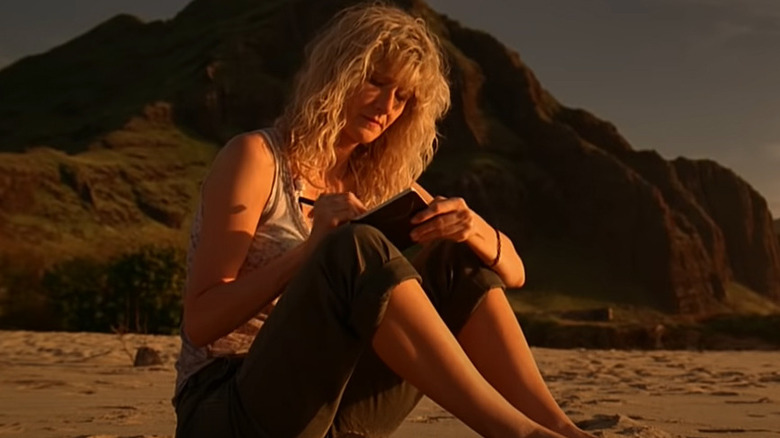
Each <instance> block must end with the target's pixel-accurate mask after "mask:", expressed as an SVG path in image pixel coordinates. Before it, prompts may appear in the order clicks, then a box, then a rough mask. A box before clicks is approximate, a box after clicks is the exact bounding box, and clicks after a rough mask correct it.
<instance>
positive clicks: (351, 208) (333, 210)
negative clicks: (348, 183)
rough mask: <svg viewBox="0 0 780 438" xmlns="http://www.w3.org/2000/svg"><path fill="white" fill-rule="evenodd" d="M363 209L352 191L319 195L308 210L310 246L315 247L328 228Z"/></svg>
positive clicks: (363, 210) (337, 224)
mask: <svg viewBox="0 0 780 438" xmlns="http://www.w3.org/2000/svg"><path fill="white" fill-rule="evenodd" d="M365 211H366V207H365V206H364V205H363V203H362V202H360V200H359V199H358V198H357V196H355V195H354V194H353V193H352V192H346V193H327V194H323V195H320V197H319V198H317V201H315V202H314V206H313V207H312V209H311V211H309V218H311V219H312V227H311V234H310V235H309V239H308V240H307V243H309V245H311V247H312V248H314V247H316V245H317V244H318V243H319V242H320V240H322V238H323V237H325V235H326V234H328V232H330V230H332V229H334V228H336V227H338V226H339V225H341V224H343V223H345V222H347V221H349V220H350V219H352V218H355V217H357V216H360V215H361V214H363V213H364V212H365Z"/></svg>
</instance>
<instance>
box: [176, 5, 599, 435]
mask: <svg viewBox="0 0 780 438" xmlns="http://www.w3.org/2000/svg"><path fill="white" fill-rule="evenodd" d="M443 70H444V67H443V61H442V55H441V52H440V48H439V47H438V45H437V42H436V38H435V37H434V36H433V35H431V34H430V33H429V31H428V30H427V29H426V27H425V25H424V24H423V22H422V21H421V20H418V19H414V18H412V17H410V16H409V15H407V14H406V13H404V12H403V11H401V10H398V9H395V8H392V7H386V6H378V5H372V6H360V7H355V8H351V9H348V10H346V11H344V12H342V13H341V14H339V15H338V16H337V17H336V18H335V19H334V21H333V22H332V23H331V25H330V26H329V27H328V28H327V29H326V30H325V31H324V32H323V33H322V34H321V35H320V36H319V38H318V39H316V41H315V42H314V43H313V44H312V45H311V47H310V50H309V54H308V58H307V61H306V64H305V65H304V67H303V70H302V72H301V73H300V74H299V76H298V78H297V85H296V88H295V91H294V93H293V97H292V101H291V102H290V104H289V105H288V107H287V109H286V111H285V112H284V114H283V115H282V116H281V117H280V118H279V120H278V121H277V123H276V126H275V127H274V129H269V130H264V131H258V132H252V133H247V134H243V135H240V136H238V137H236V138H234V139H233V140H231V141H230V142H229V143H228V144H227V145H226V146H225V147H224V148H223V149H222V151H221V152H220V153H219V155H218V156H217V158H216V160H215V162H214V164H213V167H212V170H211V172H210V174H209V176H208V178H207V179H206V181H205V182H204V185H203V190H202V199H201V206H200V209H199V211H198V213H197V216H196V220H195V222H194V225H193V232H192V239H191V248H190V258H189V261H188V264H189V271H188V272H189V275H188V280H187V288H186V293H185V297H184V321H183V326H182V328H183V330H182V341H183V342H182V352H181V355H180V357H179V360H178V361H177V371H178V378H177V387H176V396H175V399H174V402H175V405H176V412H177V416H178V425H177V436H180V437H193V436H236V437H253V436H258V437H273V438H284V437H317V438H320V437H323V436H330V437H333V438H337V437H346V436H351V437H362V436H372V437H380V436H388V435H390V434H391V433H392V432H393V430H395V429H396V428H397V427H398V426H399V425H400V423H401V422H402V421H403V419H404V417H405V416H406V415H407V414H408V413H409V412H410V411H411V410H412V409H413V408H414V406H415V404H416V403H417V401H419V399H420V397H421V396H422V394H426V395H428V396H429V397H431V398H432V399H433V400H434V401H436V402H437V403H439V404H440V405H442V406H443V407H444V408H445V409H447V410H449V411H450V412H452V413H453V414H454V415H456V416H457V417H458V418H460V419H461V420H463V421H464V422H465V423H466V424H467V425H469V426H470V427H472V428H473V429H474V430H476V431H477V432H478V433H480V434H482V435H484V436H489V437H501V438H505V437H585V436H590V435H587V434H586V433H584V432H582V431H581V430H579V429H578V428H577V427H576V426H575V425H574V424H573V423H572V422H571V421H570V420H569V419H568V418H567V417H566V415H565V414H564V413H563V412H562V411H561V410H560V408H559V407H558V406H557V404H556V403H555V401H554V400H553V399H552V397H551V395H550V393H549V391H548V389H547V387H546V386H545V384H544V382H543V381H542V378H541V376H540V374H539V371H538V370H537V368H536V365H535V363H534V361H533V359H532V357H531V353H530V351H529V349H528V346H527V344H526V342H525V340H524V338H523V334H522V332H521V331H520V328H519V327H518V325H517V322H516V320H515V318H514V314H513V313H512V310H511V309H510V307H509V305H508V303H507V300H506V298H505V296H504V293H503V287H504V284H506V285H509V286H512V287H519V286H520V285H522V283H523V281H524V271H523V264H522V261H521V260H520V257H519V256H518V255H517V253H516V252H515V250H514V248H513V246H512V243H511V242H510V241H509V239H507V237H506V236H504V235H503V234H501V233H499V232H498V230H496V229H494V228H493V227H491V226H490V225H488V224H487V223H486V222H485V221H484V220H483V219H482V218H480V217H479V216H478V215H476V214H475V213H474V212H473V211H471V210H470V209H469V208H468V206H467V205H466V204H465V202H463V200H461V199H455V198H450V199H446V198H441V197H437V198H432V197H431V196H430V195H428V194H427V192H425V191H424V190H423V189H422V188H421V187H419V186H417V185H416V184H415V183H414V182H415V180H416V178H417V177H418V176H419V175H420V174H421V173H422V171H423V169H424V168H425V166H426V165H427V164H428V162H429V161H430V159H431V157H432V155H433V145H434V142H435V140H436V130H435V129H436V128H435V122H436V120H437V119H439V118H440V117H441V116H442V115H443V114H444V113H445V111H446V110H447V107H448V105H449V89H448V86H447V83H446V79H445V76H444V73H443ZM413 184H414V185H415V187H416V188H417V189H418V190H419V191H420V192H421V193H423V194H424V196H425V197H426V198H427V201H428V202H429V207H428V208H427V209H426V210H424V211H422V212H421V213H419V214H418V215H417V216H415V217H414V218H413V223H414V224H415V228H414V229H413V231H412V234H411V237H412V238H413V240H414V241H416V242H419V243H420V244H422V245H423V249H422V250H421V251H420V252H419V253H418V255H417V256H415V258H414V260H413V261H412V262H409V261H407V259H406V258H404V257H403V256H402V255H401V254H400V253H399V251H398V250H397V249H396V248H395V247H393V245H392V244H390V243H389V242H388V241H387V240H386V239H385V238H384V236H383V235H382V234H381V233H380V232H378V231H377V230H376V229H374V228H371V227H368V226H360V225H358V226H356V225H349V224H347V222H348V221H349V220H350V219H351V218H353V217H355V216H357V215H359V214H360V213H362V212H364V211H366V209H367V208H370V207H371V206H374V205H377V204H378V203H380V202H381V201H382V200H383V199H386V198H388V197H389V196H391V195H393V194H395V193H396V192H398V191H400V190H402V189H403V188H405V187H408V186H410V185H413ZM301 197H305V198H310V199H316V202H315V203H314V205H313V206H312V207H310V206H304V205H300V204H299V203H298V199H299V198H301ZM277 300H278V302H277ZM487 339H489V340H490V342H485V340H487Z"/></svg>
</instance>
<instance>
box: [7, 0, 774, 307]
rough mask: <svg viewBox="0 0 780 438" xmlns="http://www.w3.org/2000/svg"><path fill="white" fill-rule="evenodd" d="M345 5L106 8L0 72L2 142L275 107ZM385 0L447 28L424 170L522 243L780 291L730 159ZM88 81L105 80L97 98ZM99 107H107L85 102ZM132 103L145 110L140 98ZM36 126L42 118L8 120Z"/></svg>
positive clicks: (715, 289)
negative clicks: (632, 125)
mask: <svg viewBox="0 0 780 438" xmlns="http://www.w3.org/2000/svg"><path fill="white" fill-rule="evenodd" d="M352 3H355V2H354V1H347V0H338V1H330V2H315V1H313V0H312V1H283V0H277V1H269V2H257V1H249V0H229V1H219V2H217V1H214V0H195V1H193V2H192V3H190V4H189V5H188V6H187V7H186V8H185V9H184V10H183V11H182V12H181V13H180V14H179V15H178V16H177V17H176V18H175V19H174V20H171V21H169V22H165V23H160V22H155V23H149V24H143V23H140V22H139V21H138V20H135V19H133V18H132V17H126V16H125V17H122V16H120V17H117V18H114V19H112V20H110V21H108V22H107V23H104V24H103V25H101V26H99V27H98V28H96V29H95V30H93V31H91V32H89V33H87V34H86V35H84V36H82V37H80V38H77V39H76V40H74V41H72V42H70V43H68V44H65V45H63V46H61V47H59V48H57V49H54V50H53V51H51V52H50V53H48V54H45V55H41V56H37V57H33V58H28V59H25V60H22V61H21V62H19V63H17V64H15V65H12V66H10V67H9V68H8V69H6V70H4V71H0V95H7V96H10V97H11V99H3V101H2V102H0V114H2V115H3V117H0V136H1V137H0V138H3V142H4V144H3V145H2V147H3V148H4V150H6V151H14V152H21V151H24V150H26V149H27V148H28V147H29V146H33V145H39V144H47V145H48V146H50V147H56V148H61V149H63V150H66V151H68V152H71V153H76V152H81V151H85V150H87V149H88V148H90V147H91V148H93V149H94V148H112V147H114V148H116V147H117V144H114V145H113V146H112V145H111V142H110V140H106V139H110V138H111V135H112V134H111V133H112V132H114V131H116V130H117V129H120V128H121V129H125V128H122V126H123V125H124V124H125V123H126V121H127V120H128V119H129V118H130V117H131V116H132V114H136V113H139V112H140V111H141V109H142V108H144V107H148V105H149V104H150V103H152V102H156V101H166V102H169V103H170V105H171V107H172V108H173V114H174V115H173V120H172V121H171V122H170V123H171V124H175V125H178V126H179V127H180V128H181V129H182V130H183V131H185V132H188V133H191V134H190V135H194V136H199V137H201V138H206V139H208V140H210V141H212V142H214V143H216V144H219V143H222V142H224V141H225V140H226V139H228V138H229V137H230V136H232V135H234V134H235V133H237V132H240V131H243V130H250V129H256V128H258V127H261V126H265V125H268V124H269V123H270V122H271V121H272V120H273V119H274V118H275V116H276V115H277V114H278V113H279V112H280V110H281V108H282V105H283V103H284V99H285V96H286V91H287V89H288V86H289V83H290V78H291V76H292V75H293V74H294V72H295V71H296V70H297V67H298V65H299V64H300V61H301V58H302V55H301V53H302V50H303V47H304V45H305V43H306V42H307V41H308V40H309V39H310V38H311V37H312V36H313V35H314V34H315V33H316V30H317V29H318V28H320V27H321V26H322V25H323V24H324V23H325V21H326V20H327V19H328V18H329V17H330V16H332V14H333V13H334V12H335V11H337V10H339V9H340V8H342V7H344V6H347V5H349V4H352ZM396 3H398V4H399V5H400V6H402V7H404V8H406V9H409V10H412V11H413V12H414V13H416V14H418V15H420V16H422V17H423V18H424V19H426V20H427V21H428V22H429V24H430V25H431V27H432V28H433V29H435V31H436V32H437V33H438V34H439V35H440V36H441V38H442V39H443V40H444V41H445V46H446V48H447V53H448V56H449V59H450V64H451V83H452V87H453V92H452V96H453V109H452V111H451V112H450V114H449V115H448V116H447V118H446V119H445V120H444V121H443V122H442V124H441V130H442V132H443V133H444V140H443V141H442V144H441V148H440V151H439V153H438V155H437V157H436V159H435V161H434V163H433V165H432V166H431V168H430V169H429V171H428V172H427V173H426V175H424V177H423V182H424V184H425V185H427V186H429V187H430V188H431V189H432V190H433V191H436V192H439V193H443V194H459V195H462V196H464V197H466V199H467V200H468V201H469V204H470V205H471V206H472V207H473V208H475V209H476V210H478V211H479V212H481V213H482V214H483V215H484V216H485V217H486V218H487V219H489V220H490V221H491V222H494V223H496V224H498V225H499V226H501V228H502V229H504V230H505V231H507V232H508V233H509V234H510V235H511V236H512V237H513V239H514V240H515V241H516V242H517V245H518V246H519V247H520V249H521V250H523V249H524V248H532V247H534V246H535V245H536V246H542V245H545V242H548V241H551V240H555V241H565V242H567V245H570V247H572V248H577V249H578V250H579V251H583V252H585V253H587V254H592V255H593V256H594V257H596V256H597V257H600V258H603V259H604V260H606V262H607V263H608V266H609V271H610V272H612V273H614V274H615V275H617V276H619V277H621V278H627V279H629V280H630V281H631V282H632V283H633V284H635V285H636V286H637V287H639V288H640V289H641V290H642V291H643V293H644V294H646V295H647V296H649V297H651V298H652V301H653V302H654V303H656V304H657V305H658V306H660V307H662V308H664V309H667V310H672V311H676V312H681V313H697V312H704V311H707V310H708V309H709V308H710V307H711V306H712V304H713V303H715V302H716V301H718V300H719V299H721V298H723V297H724V295H725V290H726V288H727V286H728V284H729V283H730V282H739V283H742V284H744V285H746V286H748V287H749V288H751V289H753V290H755V291H757V292H759V293H761V294H763V295H765V296H767V297H771V298H773V299H775V300H778V301H780V251H779V250H778V239H777V237H776V236H775V232H774V231H773V224H772V219H771V217H770V216H769V212H768V209H767V205H766V202H765V201H764V199H763V198H762V197H761V196H760V194H758V193H757V192H756V191H755V190H753V189H752V188H751V187H750V186H749V185H748V184H747V183H745V182H744V181H743V180H742V179H740V178H739V177H738V176H737V175H735V174H734V173H733V172H731V171H730V170H728V169H726V168H724V167H722V166H720V165H718V164H717V163H714V162H711V161H706V160H704V161H693V160H687V159H683V158H679V159H676V160H674V161H667V160H665V159H663V158H662V157H661V156H660V155H658V154H657V153H655V152H653V151H636V150H634V149H633V148H632V147H631V145H630V144H629V143H628V142H627V141H626V140H625V139H624V138H623V137H622V136H621V135H620V133H619V132H618V130H617V128H616V127H615V126H613V125H612V124H610V123H608V122H605V121H603V120H600V119H598V118H597V117H595V116H593V115H591V114H589V113H588V112H586V111H584V110H579V109H571V108H567V107H565V106H563V105H561V104H560V103H559V102H557V101H556V100H555V98H554V97H553V96H552V95H551V94H550V93H548V92H547V91H546V90H545V89H544V88H543V87H542V85H541V84H540V83H539V81H538V80H537V79H536V77H535V76H534V74H533V72H532V71H531V70H530V69H529V68H528V67H527V66H526V65H525V64H524V63H523V62H522V60H521V58H520V56H519V55H518V54H517V53H514V52H512V51H510V50H508V49H507V48H506V47H504V46H503V45H502V44H500V43H499V42H498V41H497V40H496V39H495V38H493V37H491V36H490V35H487V34H485V33H483V32H479V31H474V30H470V29H466V28H463V27H461V26H460V25H459V24H458V23H456V22H454V21H451V20H449V19H447V18H446V17H442V16H439V15H438V14H436V13H435V12H434V11H432V10H431V9H430V8H428V7H427V6H426V5H425V4H424V3H422V2H421V1H416V0H406V1H397V2H396ZM206 24H208V25H206ZM85 48H89V49H90V50H91V52H90V53H91V55H89V57H85V56H86V55H84V53H85V52H84V50H85ZM117 51H119V52H121V54H123V55H124V57H123V58H122V61H121V63H115V64H110V63H101V60H102V59H104V57H109V54H110V53H115V52H117ZM90 63H98V64H97V66H96V67H95V69H96V70H97V71H99V72H100V74H99V75H98V76H97V77H96V78H83V77H77V76H75V73H74V74H73V76H70V77H69V76H67V75H59V76H57V77H56V78H51V80H50V81H49V82H47V84H45V85H44V88H45V90H43V91H40V93H44V92H45V94H44V95H45V96H46V98H45V99H42V98H39V96H38V95H35V96H32V95H30V93H33V91H24V90H29V89H32V88H35V87H26V88H25V87H20V86H21V85H23V84H24V80H25V78H30V77H33V78H41V77H43V76H45V74H46V72H47V71H62V70H63V67H62V66H68V67H69V68H70V70H74V71H83V69H82V70H76V69H75V66H79V65H87V64H90ZM129 64H132V65H134V68H135V71H136V72H137V73H136V74H137V75H142V76H143V81H142V83H141V84H139V85H138V86H139V87H142V89H136V88H134V87H132V86H128V84H135V82H133V81H131V80H130V79H131V78H129V77H128V74H127V72H124V71H120V70H119V69H126V68H127V65H129ZM66 70H67V69H66ZM90 81H92V82H90ZM52 82H53V83H52ZM91 83H97V85H90V84H91ZM46 87H50V88H46ZM69 87H70V88H73V87H76V88H77V89H79V90H83V92H82V93H81V94H80V95H79V99H74V98H72V97H69V95H68V94H67V93H65V92H63V91H57V90H62V89H68V88H69ZM96 87H97V88H99V89H100V90H110V93H111V98H110V99H108V98H107V97H108V96H106V95H101V94H100V92H99V90H98V91H96ZM20 90H21V91H20ZM25 93H27V94H25ZM21 102H24V104H22V103H21ZM117 102H118V103H117ZM96 108H100V109H101V111H95V109H96ZM128 108H131V109H133V111H135V112H134V113H133V112H132V111H130V112H128ZM96 112H98V113H100V114H101V115H103V116H101V117H100V118H98V119H95V118H94V117H89V116H91V115H92V114H94V113H96ZM63 117H66V118H67V121H68V123H63V122H62V120H63ZM146 117H147V118H151V119H155V117H153V116H150V115H149V114H148V110H147V115H146ZM39 125H40V126H46V127H48V129H47V130H43V131H31V130H26V129H18V127H31V126H39ZM118 147H120V148H121V142H120V143H119V146H118ZM28 153H30V152H28ZM14 157H15V158H14V159H17V156H16V155H15V156H14ZM10 175H11V176H8V174H6V176H4V177H3V178H4V179H3V180H0V190H5V191H4V193H8V194H9V196H7V197H6V196H5V195H3V197H2V201H0V208H2V209H3V212H4V215H3V216H2V217H0V219H2V218H6V219H7V218H8V217H10V216H9V215H11V214H12V213H13V212H18V211H20V209H23V208H24V205H25V202H24V201H23V200H22V198H20V197H19V196H21V195H19V193H22V192H24V190H25V187H28V186H29V182H28V179H26V178H27V177H28V176H26V175H25V174H24V173H22V174H20V173H18V172H17V173H11V174H10ZM193 178H194V177H193ZM59 180H60V184H61V185H62V186H63V187H65V186H67V187H69V188H70V189H69V190H71V192H73V193H75V194H77V196H78V197H79V199H81V201H80V202H82V203H84V204H85V205H87V207H85V208H87V209H90V208H93V210H94V209H95V208H96V207H94V203H95V196H96V192H95V190H96V189H95V186H94V185H91V184H90V183H89V182H85V181H84V179H83V178H82V179H80V178H79V176H78V173H77V172H74V171H71V170H68V169H65V170H62V169H60V171H59ZM53 184H55V183H53ZM107 184H108V186H107V187H113V186H112V184H113V183H107ZM189 193H190V194H191V192H189ZM89 205H93V207H89ZM136 205H138V206H139V207H138V208H137V209H136V210H137V211H138V212H139V214H143V215H146V216H148V217H151V218H156V219H155V220H156V221H158V222H162V223H164V224H166V225H168V226H171V227H177V226H178V225H180V224H181V218H180V217H178V216H176V215H173V216H176V217H173V216H172V215H171V214H166V213H165V212H164V211H163V212H160V211H156V210H155V209H154V208H143V207H142V206H141V204H139V203H137V202H136ZM187 205H191V204H187ZM136 210H134V211H136ZM130 219H132V218H130ZM2 224H3V220H0V226H2ZM774 226H775V228H776V227H777V223H775V225H774ZM559 269H560V270H561V272H565V271H567V270H568V269H569V267H568V266H565V265H562V266H560V267H559Z"/></svg>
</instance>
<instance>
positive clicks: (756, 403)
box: [726, 397, 772, 405]
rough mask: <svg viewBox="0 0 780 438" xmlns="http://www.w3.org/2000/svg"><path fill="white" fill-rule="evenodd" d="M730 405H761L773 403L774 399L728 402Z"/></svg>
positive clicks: (762, 398) (764, 398)
mask: <svg viewBox="0 0 780 438" xmlns="http://www.w3.org/2000/svg"><path fill="white" fill-rule="evenodd" d="M726 403H727V404H730V405H759V404H764V403H772V399H770V398H769V397H761V398H760V399H758V400H726Z"/></svg>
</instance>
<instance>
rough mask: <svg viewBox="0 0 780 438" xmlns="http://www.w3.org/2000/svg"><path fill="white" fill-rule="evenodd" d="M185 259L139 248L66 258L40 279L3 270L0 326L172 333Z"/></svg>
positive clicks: (174, 251) (177, 252)
mask: <svg viewBox="0 0 780 438" xmlns="http://www.w3.org/2000/svg"><path fill="white" fill-rule="evenodd" d="M184 258H185V257H184V251H182V250H181V249H178V248H174V247H159V246H144V247H141V248H140V249H139V250H137V251H135V252H130V253H127V254H122V255H120V256H117V257H115V258H112V259H109V260H99V259H94V258H87V257H77V258H73V259H69V260H66V261H63V262H60V263H57V264H55V265H54V266H52V267H50V268H48V269H46V270H45V271H44V272H43V273H42V274H41V275H39V276H35V275H33V273H31V272H23V273H21V275H17V276H16V277H14V276H12V275H9V274H11V273H10V272H7V271H8V270H7V269H6V272H3V274H4V276H3V278H2V280H3V283H2V286H0V290H3V291H4V292H5V293H4V296H3V297H1V298H2V299H3V301H4V302H3V303H2V304H3V308H4V309H5V313H4V314H3V315H2V317H0V324H2V325H3V326H6V327H12V328H13V327H24V328H44V329H50V330H68V331H102V332H108V331H118V332H136V333H174V332H176V331H178V328H179V321H180V315H181V300H180V297H181V291H182V290H183V288H184V278H185V268H184V266H185V260H184ZM36 278H38V279H39V280H38V281H35V279H36ZM30 318H32V319H33V321H30V320H29V319H30ZM36 323H37V324H38V325H37V326H34V324H36ZM31 325H33V327H30V326H31Z"/></svg>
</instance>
